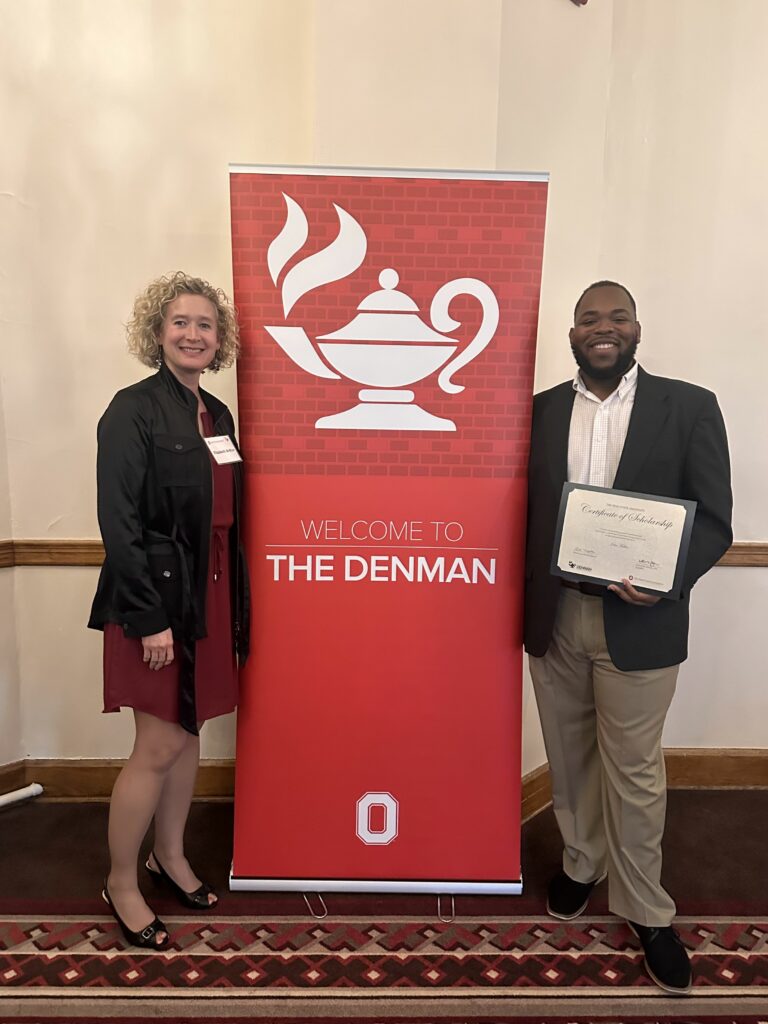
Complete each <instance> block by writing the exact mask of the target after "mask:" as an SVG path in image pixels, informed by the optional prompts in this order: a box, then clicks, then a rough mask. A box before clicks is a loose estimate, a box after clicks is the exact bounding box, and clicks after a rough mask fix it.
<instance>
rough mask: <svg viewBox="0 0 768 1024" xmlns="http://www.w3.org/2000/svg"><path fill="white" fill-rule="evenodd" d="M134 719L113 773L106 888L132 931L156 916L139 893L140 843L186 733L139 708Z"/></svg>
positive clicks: (181, 754)
mask: <svg viewBox="0 0 768 1024" xmlns="http://www.w3.org/2000/svg"><path fill="white" fill-rule="evenodd" d="M134 719H135V722H136V740H135V742H134V747H133V751H132V753H131V756H130V757H129V758H128V761H127V763H126V765H125V767H124V768H123V770H122V771H121V772H120V774H119V775H118V777H117V781H116V782H115V785H114V789H113V790H112V799H111V801H110V805H109V856H110V862H111V867H110V871H109V877H108V879H107V886H108V888H109V895H110V897H111V899H112V902H113V903H114V905H115V909H116V910H117V913H118V914H119V915H120V917H121V918H122V919H123V921H124V922H125V924H126V925H127V926H128V928H130V929H131V931H136V932H138V931H141V930H142V929H143V928H146V927H147V925H148V924H150V923H151V921H152V920H153V919H154V917H155V915H154V913H153V912H152V911H151V910H150V908H149V906H148V905H147V903H146V901H145V900H144V897H143V896H142V894H141V892H140V891H139V885H138V878H137V866H138V857H139V847H140V846H141V843H142V840H143V839H144V836H145V835H146V833H147V829H148V828H149V823H150V822H151V820H152V816H153V814H154V813H155V810H156V808H157V805H158V803H159V802H160V798H161V795H162V792H163V786H164V784H165V781H166V779H167V777H168V775H169V773H170V772H171V770H172V769H173V766H174V765H175V764H176V762H177V761H178V760H179V758H180V757H182V756H183V754H184V751H185V749H186V737H187V735H188V734H187V733H186V732H185V731H184V730H183V729H182V728H181V726H180V725H177V724H176V723H175V722H164V721H163V720H162V719H160V718H155V716H154V715H149V714H147V713H146V712H143V711H134ZM162 935H163V933H160V936H159V937H162Z"/></svg>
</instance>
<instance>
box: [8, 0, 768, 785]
mask: <svg viewBox="0 0 768 1024" xmlns="http://www.w3.org/2000/svg"><path fill="white" fill-rule="evenodd" d="M766 29H768V7H767V6H766V5H765V3H764V0H740V2H739V3H738V4H725V3H723V2H722V0H632V2H631V3H629V2H628V0H593V2H592V3H590V4H589V5H588V6H587V7H585V8H581V9H579V8H577V7H575V6H574V5H572V4H570V3H567V2H566V0H483V2H482V3H479V2H477V0H418V2H416V3H415V2H413V0H389V2H384V0H316V2H312V0H271V2H267V0H262V2H254V0H25V3H24V4H18V3H16V2H15V0H0V104H2V109H3V126H4V127H3V131H4V137H5V139H6V140H9V139H10V140H11V141H12V145H10V146H8V145H6V146H4V147H3V148H2V151H0V171H2V176H3V180H2V184H0V193H1V194H0V295H1V296H2V301H3V312H2V322H1V323H0V327H1V329H2V330H3V332H4V333H6V332H10V335H11V342H12V344H11V345H7V344H4V346H3V347H4V360H3V367H2V374H3V377H2V383H3V398H4V400H5V408H4V423H5V433H4V434H0V436H2V438H3V439H4V443H5V445H6V450H5V451H4V450H3V447H2V444H3V441H0V484H1V483H2V478H1V474H2V472H3V455H4V454H5V456H6V458H7V465H8V472H9V477H10V489H11V495H12V500H13V531H14V534H15V536H17V537H19V538H21V537H92V536H95V535H96V524H95V514H94V498H95V495H94V482H93V461H94V449H95V444H94V430H95V422H96V420H97V418H98V416H99V414H100V412H101V411H102V410H103V408H104V406H105V405H106V403H107V401H108V400H109V397H110V396H111V394H112V393H113V392H114V391H115V390H116V389H117V388H118V387H120V386H124V385H125V384H127V383H129V382H130V381H132V380H135V379H137V378H138V377H139V376H141V373H142V370H141V368H140V367H139V366H138V365H135V364H133V363H131V361H130V360H129V359H128V357H127V355H125V354H124V352H123V336H122V326H121V325H122V323H123V322H124V320H125V318H126V316H127V315H128V311H129V308H130V302H131V298H132V296H133V294H134V293H135V292H136V291H137V290H138V289H139V288H140V287H141V286H142V284H143V283H144V282H145V281H146V280H147V279H148V278H150V277H151V276H153V275H155V274H157V273H160V272H164V271H167V270H169V269H173V268H176V267H185V268H188V269H189V270H191V271H194V272H197V273H201V274H203V275H205V276H209V277H210V278H211V279H213V280H215V281H217V282H220V283H222V284H224V285H225V286H229V284H230V282H231V269H230V251H229V223H228V193H227V188H228V182H227V167H226V165H227V163H228V162H237V163H276V164H303V163H316V164H323V165H328V164H336V165H344V164H348V165H357V166H360V165H362V166H366V165H369V166H393V167H397V166H405V167H450V168H491V169H493V168H498V169H512V170H544V171H549V172H550V174H551V186H550V203H549V213H548V227H547V242H546V251H545V265H544V276H543V286H542V304H541V317H540V332H539V351H538V362H537V383H538V386H539V387H544V386H548V385H550V384H553V383H556V382H557V381H559V380H561V379H563V378H564V377H566V376H569V375H570V374H571V373H572V359H571V356H570V353H569V350H568V345H567V327H568V323H569V319H570V315H571V309H572V306H573V301H574V299H575V297H576V295H577V294H578V292H579V291H580V290H581V288H582V287H583V285H584V284H585V283H587V282H588V281H589V280H593V279H595V278H596V277H599V276H605V275H609V276H618V277H620V278H624V279H626V282H627V284H629V285H630V287H631V288H633V290H634V291H635V292H636V294H637V297H638V300H639V302H640V316H641V319H642V321H643V325H644V341H643V346H642V349H641V353H642V358H643V361H644V363H645V365H646V366H647V367H648V368H649V369H651V370H653V371H656V372H660V373H667V374H670V375H674V376H684V377H688V378H689V379H692V380H694V381H698V382H700V383H702V384H705V385H707V386H710V387H713V388H715V389H716V390H717V391H718V394H719V395H720V398H721V403H722V406H723V409H724V412H725V414H726V418H727V421H728V425H729V431H730V434H731V441H732V445H733V449H734V466H735V475H736V484H737V536H739V538H740V539H756V540H765V539H766V534H767V533H768V527H766V523H765V517H764V515H763V514H762V512H761V508H762V506H763V504H764V480H765V479H766V475H767V474H766V471H767V470H768V465H766V462H768V454H767V453H766V445H765V441H764V439H765V438H766V436H768V429H766V428H768V419H766V412H765V404H764V403H763V402H761V401H760V396H759V395H758V391H757V389H758V387H759V386H760V385H761V382H762V380H764V379H765V371H766V370H767V369H768V365H766V356H765V352H766V346H765V343H764V339H765V337H766V327H768V324H767V323H766V319H767V318H768V312H767V310H768V307H766V304H765V302H764V301H763V300H762V288H761V284H762V282H761V280H760V275H762V273H763V272H764V271H763V268H764V267H765V266H766V265H768V263H767V261H766V259H765V255H766V245H767V244H768V243H767V242H766V238H768V231H767V230H766V229H767V228H768V224H767V223H766V221H767V220H768V200H767V199H766V198H765V195H764V182H765V180H767V179H766V171H768V167H766V163H767V162H768V143H766V140H765V133H764V132H762V130H761V125H762V123H763V120H764V110H765V107H766V100H767V99H768V62H766V61H765V60H764V58H763V54H762V49H763V44H764V40H765V38H766ZM6 113H7V115H8V116H7V117H6V116H5V115H6ZM4 340H5V339H4ZM6 353H7V354H6ZM213 389H214V390H215V391H217V392H218V393H219V394H221V396H222V397H223V398H224V399H225V400H226V401H228V402H230V403H232V404H234V375H233V374H231V373H230V374H223V375H222V377H221V379H220V380H217V381H216V382H215V385H214V388H213ZM31 410H34V413H35V415H34V416H31V415H30V411H31ZM756 439H759V442H758V443H756ZM2 500H3V499H2V498H1V497H0V525H3V523H4V522H5V523H7V522H8V521H9V517H10V511H8V516H7V517H6V520H5V521H4V520H3V518H2V517H3V514H4V513H3V511H2V507H3V506H2ZM8 535H9V533H8V531H6V532H5V533H3V531H1V530H0V537H1V536H8ZM12 580H15V601H14V600H13V599H12V598H13V584H12V582H11V581H12ZM94 585H95V571H93V570H88V569H16V570H3V571H2V572H0V600H2V602H3V603H2V608H3V609H6V608H7V609H9V610H10V611H9V614H13V608H14V607H15V614H16V616H17V623H16V626H17V628H16V635H17V637H18V659H19V666H20V678H21V685H20V687H19V683H18V679H19V674H18V672H17V671H16V669H15V667H14V666H15V660H14V659H15V655H14V658H12V659H11V661H10V662H9V663H8V664H9V667H8V671H5V662H2V661H0V714H2V713H3V711H5V710H6V709H8V715H7V721H14V718H13V716H14V715H16V720H15V721H16V722H17V724H19V721H20V732H21V741H20V748H19V749H21V750H22V752H23V753H25V754H28V755H30V756H35V757H46V756H51V757H76V756H92V757H98V756H110V755H114V756H120V755H121V754H124V753H125V752H126V749H127V745H128V742H129V736H130V729H129V725H128V723H127V722H126V721H125V717H126V716H109V719H108V720H106V721H105V720H104V719H103V718H102V717H101V716H99V692H100V664H99V656H100V648H99V637H98V636H96V635H95V634H88V633H87V632H86V631H85V630H84V629H83V622H84V620H85V618H86V617H87V610H88V605H89V602H90V598H91V595H92V592H93V587H94ZM767 601H768V583H767V582H766V571H765V570H757V569H754V570H753V569H743V570H738V569H727V570H725V569H718V570H714V571H713V573H711V574H710V576H709V577H708V578H707V579H706V580H705V581H703V583H702V584H701V585H700V586H699V587H698V588H697V591H696V593H695V595H694V626H693V631H692V649H693V655H692V658H691V660H690V661H689V662H688V664H687V665H686V667H685V668H684V670H683V672H682V673H681V679H680V684H679V688H678V690H679V692H678V697H677V700H676V702H675V705H674V706H673V711H672V714H671V715H670V719H669V723H668V728H667V734H666V741H667V743H668V744H670V745H675V746H686V745H692V746H698V745H701V746H739V745H743V746H749V745H753V746H764V745H766V742H765V741H766V737H765V735H764V732H765V730H764V727H763V725H762V723H763V722H765V721H766V720H768V715H766V712H767V711H768V707H767V706H766V697H765V696H764V687H763V686H762V678H763V674H764V673H763V670H762V667H761V665H760V664H759V659H758V652H757V645H756V644H754V643H753V642H751V638H752V637H753V636H755V635H757V631H758V630H759V628H760V626H761V624H762V621H763V620H764V618H765V611H766V606H767ZM6 602H7V603H6ZM737 607H738V608H739V609H740V612H739V617H738V622H737V621H736V617H735V616H734V614H733V611H732V610H733V609H734V608H737ZM4 621H5V623H7V622H8V621H9V619H8V617H7V616H6V617H5V620H4ZM5 628H6V630H7V628H8V627H7V625H6V626H5ZM753 630H754V632H753ZM0 639H2V637H0ZM3 649H4V650H5V647H4V648H3ZM3 657H5V655H3ZM524 700H525V715H524V721H525V747H524V758H523V761H524V768H525V769H526V770H528V769H530V768H532V767H534V766H535V765H537V764H539V763H541V761H543V759H544V753H543V747H542V743H541V736H540V732H539V731H538V721H537V716H536V712H535V707H534V706H533V701H532V699H531V693H530V687H529V685H527V686H526V691H525V695H524ZM19 706H20V711H14V708H17V707H19ZM232 728H233V726H232V722H231V721H222V722H218V723H215V724H214V727H213V728H211V729H209V730H208V735H207V736H206V737H205V741H204V753H205V754H206V755H207V756H227V755H228V754H230V753H231V751H232ZM14 731H15V732H18V731H19V730H18V729H14V728H13V727H9V726H7V725H5V724H0V761H2V760H3V759H4V757H3V751H4V749H10V748H9V747H7V746H6V747H4V746H3V744H7V743H8V742H10V741H9V740H8V739H7V737H8V736H11V735H12V734H13V733H14ZM9 759H10V758H9Z"/></svg>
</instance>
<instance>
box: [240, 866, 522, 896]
mask: <svg viewBox="0 0 768 1024" xmlns="http://www.w3.org/2000/svg"><path fill="white" fill-rule="evenodd" d="M229 888H230V890H231V891H232V892H339V893H343V892H381V893H386V892H391V893H445V894H451V895H454V896H460V895H465V896H470V895H471V896H520V895H521V893H522V891H523V880H522V878H519V879H517V881H506V882H502V881H498V882H494V881H488V882H468V881H464V880H459V879H457V880H437V881H435V880H430V879H424V880H410V879H391V880H386V879H380V878H352V879H341V878H251V877H248V876H244V875H234V874H233V873H232V871H231V870H230V872H229Z"/></svg>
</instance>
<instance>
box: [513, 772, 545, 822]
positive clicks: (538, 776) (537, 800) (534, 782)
mask: <svg viewBox="0 0 768 1024" xmlns="http://www.w3.org/2000/svg"><path fill="white" fill-rule="evenodd" d="M551 803H552V783H551V782H550V779H549V765H547V764H542V765H539V767H538V768H534V769H533V771H532V772H528V774H527V775H524V776H523V791H522V806H521V809H520V816H521V818H522V820H523V821H528V819H529V818H535V817H536V815H537V814H538V813H539V811H543V810H544V808H545V807H549V805H550V804H551Z"/></svg>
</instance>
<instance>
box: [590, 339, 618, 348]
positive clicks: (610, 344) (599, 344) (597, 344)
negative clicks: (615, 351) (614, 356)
mask: <svg viewBox="0 0 768 1024" xmlns="http://www.w3.org/2000/svg"><path fill="white" fill-rule="evenodd" d="M589 347H590V348H597V349H608V348H618V347H619V344H618V342H617V341H594V342H592V344H591V345H590V346H589Z"/></svg>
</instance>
